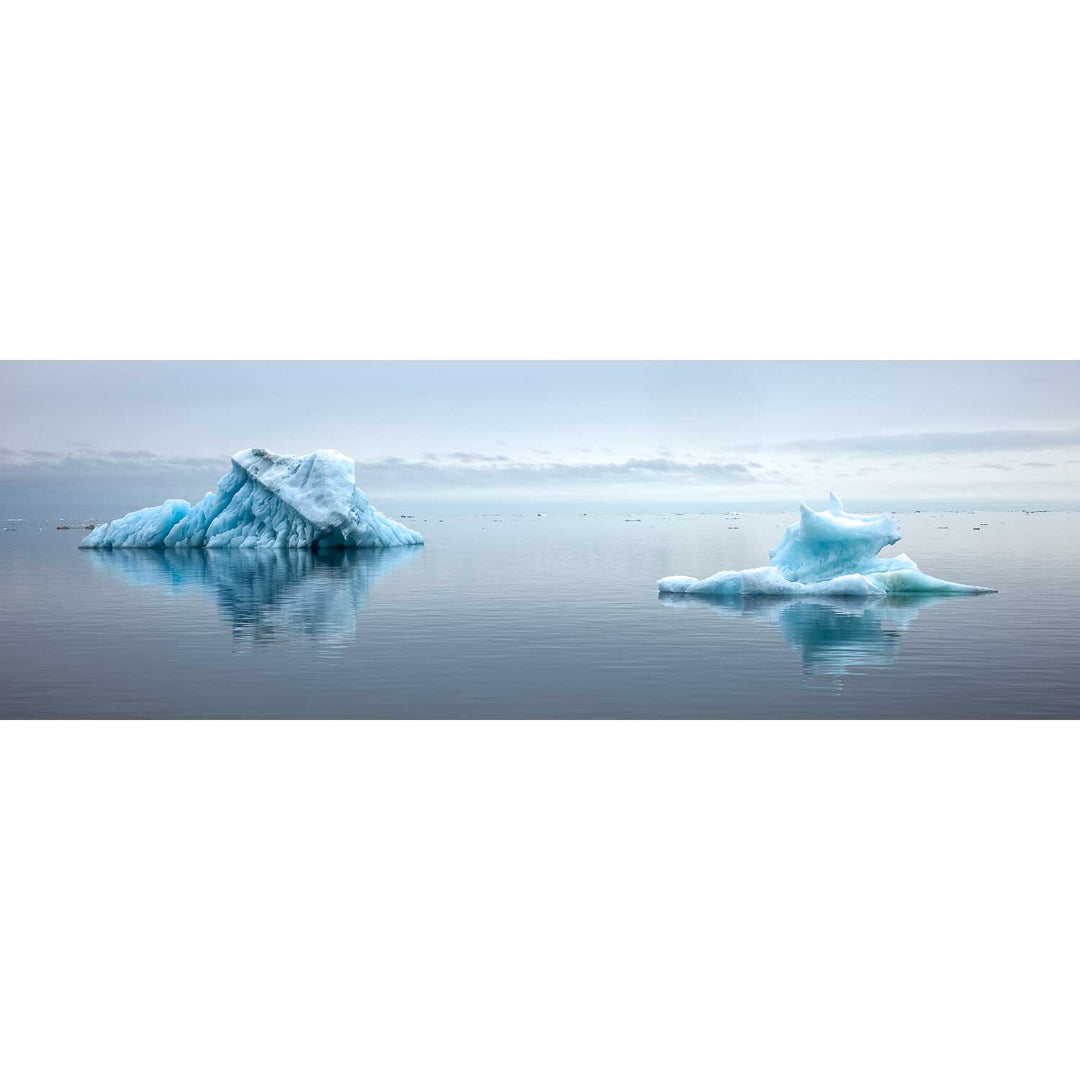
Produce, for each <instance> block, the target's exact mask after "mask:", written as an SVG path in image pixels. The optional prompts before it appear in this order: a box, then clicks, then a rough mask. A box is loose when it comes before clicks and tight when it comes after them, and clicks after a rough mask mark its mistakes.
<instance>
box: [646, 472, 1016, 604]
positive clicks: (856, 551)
mask: <svg viewBox="0 0 1080 1080" xmlns="http://www.w3.org/2000/svg"><path fill="white" fill-rule="evenodd" d="M899 539H900V526H899V525H898V524H897V521H896V518H894V517H893V516H892V515H891V514H849V513H848V512H847V511H846V510H845V509H844V506H843V503H841V501H840V499H839V497H838V496H837V495H835V494H834V493H833V492H831V491H830V492H829V509H828V510H811V509H810V507H809V506H807V505H806V504H805V503H803V504H802V506H801V507H800V512H799V520H798V521H797V522H795V524H794V525H790V526H789V527H788V529H787V531H786V532H785V533H784V538H783V539H782V540H781V541H780V543H779V544H777V545H776V547H774V548H773V549H772V551H770V552H769V565H768V566H759V567H755V568H754V569H752V570H721V571H720V573H718V574H713V576H712V577H707V578H700V579H699V578H694V577H680V576H675V577H665V578H661V579H660V580H659V581H658V582H657V586H658V588H659V589H660V592H662V593H689V594H698V595H713V596H726V595H743V596H884V595H885V594H887V593H937V594H950V593H989V592H997V590H996V589H988V588H984V587H983V586H980V585H960V584H958V583H957V582H955V581H943V580H942V579H941V578H935V577H931V576H930V575H929V574H924V573H923V572H922V571H921V570H920V569H919V568H918V566H916V564H915V562H914V561H913V560H912V559H909V558H908V557H907V555H895V556H893V557H891V558H884V559H883V558H881V557H879V556H878V552H879V551H880V550H881V549H882V548H884V547H888V546H889V545H890V544H895V543H896V542H897V541H898V540H899Z"/></svg>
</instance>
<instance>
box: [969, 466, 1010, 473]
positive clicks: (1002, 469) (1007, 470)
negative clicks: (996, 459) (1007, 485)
mask: <svg viewBox="0 0 1080 1080" xmlns="http://www.w3.org/2000/svg"><path fill="white" fill-rule="evenodd" d="M974 468H976V469H1000V470H1001V471H1002V472H1012V466H1011V465H975V466H974Z"/></svg>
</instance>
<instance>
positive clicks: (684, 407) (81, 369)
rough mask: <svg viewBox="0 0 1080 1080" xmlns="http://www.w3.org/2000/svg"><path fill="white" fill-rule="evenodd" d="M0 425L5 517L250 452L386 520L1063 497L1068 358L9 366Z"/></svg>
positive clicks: (171, 485) (1077, 376) (1077, 391)
mask: <svg viewBox="0 0 1080 1080" xmlns="http://www.w3.org/2000/svg"><path fill="white" fill-rule="evenodd" d="M0 432H2V434H0V497H2V498H3V499H4V502H5V504H6V508H7V510H8V511H9V512H8V513H5V514H3V515H2V516H4V517H7V516H10V515H25V514H32V513H35V512H41V513H60V512H62V511H63V509H64V508H66V507H70V508H71V509H72V512H73V513H81V512H87V511H88V510H89V509H90V508H92V507H97V506H99V505H100V506H101V507H102V508H103V509H106V510H107V511H108V512H110V513H111V512H113V510H114V509H115V507H116V506H117V505H118V504H120V503H123V500H124V499H135V500H136V501H137V502H139V503H140V505H142V504H145V502H147V501H160V500H161V499H164V498H166V497H170V496H174V497H179V498H187V499H195V498H198V497H201V495H202V494H203V493H204V492H205V491H206V490H207V489H208V488H209V487H212V486H213V484H214V482H215V481H216V480H217V478H218V477H219V476H220V475H221V474H222V473H224V472H225V471H226V469H227V467H228V458H229V455H230V454H231V453H232V452H234V451H236V450H239V449H242V448H244V447H248V446H262V447H266V448H268V449H271V450H277V451H282V452H288V453H306V452H309V451H311V450H314V449H317V448H320V447H333V448H335V449H338V450H341V451H342V452H343V453H345V454H348V455H349V456H350V457H353V458H355V459H356V461H357V480H358V483H359V484H360V486H361V487H362V488H364V489H365V490H366V491H367V492H368V494H369V495H371V496H372V498H373V500H375V501H376V503H377V504H378V503H379V502H380V501H382V502H383V503H387V504H388V505H387V509H388V510H391V511H393V510H399V509H400V508H401V505H402V500H406V499H422V498H430V499H436V498H437V499H444V498H450V497H455V498H457V497H461V498H464V499H467V500H468V501H469V503H470V504H471V505H473V506H477V505H482V504H484V503H486V502H487V501H495V500H499V499H504V498H508V497H512V498H518V499H521V498H524V499H536V500H542V501H545V502H551V501H553V500H558V499H560V498H563V497H567V498H570V499H574V500H585V501H589V500H600V501H605V500H606V501H611V500H614V501H616V502H620V503H621V502H625V501H627V500H629V501H632V502H634V503H635V504H636V505H647V503H649V502H650V501H655V502H673V501H674V502H677V501H680V500H688V501H691V502H693V503H694V504H695V505H697V504H704V503H709V502H713V501H720V502H724V501H737V502H738V503H740V504H742V503H746V504H750V503H757V502H768V503H771V504H778V503H779V504H786V503H788V502H791V501H792V500H800V499H806V500H808V501H811V502H813V501H814V500H815V499H817V500H820V499H821V498H822V496H823V495H824V492H825V491H826V490H827V489H828V488H830V487H831V488H836V489H837V490H838V491H840V492H841V493H842V494H845V495H846V496H847V497H849V498H851V497H855V498H857V499H863V500H865V499H870V500H873V499H877V498H880V499H883V500H885V501H888V500H894V501H895V500H898V499H906V500H916V501H917V500H919V499H920V498H926V499H928V500H929V499H939V500H940V499H945V500H949V499H957V500H964V501H1015V502H1017V503H1023V504H1024V505H1028V504H1031V503H1041V502H1046V503H1054V504H1056V505H1070V504H1073V505H1075V504H1076V502H1077V492H1078V490H1080V487H1078V484H1080V364H1075V363H1035V362H1024V363H981V362H979V363H955V362H949V363H941V364H930V363H876V362H875V363H804V362H792V363H756V362H747V363H731V362H716V363H675V362H656V363H629V362H626V363H624V362H617V361H616V362H582V363H572V362H552V363H518V362H505V363H457V362H415V363H402V362H396V363H367V362H364V363H321V362H310V361H301V362H296V363H261V362H250V363H240V362H221V363H203V362H198V363H194V362H193V363H163V362H147V363H110V362H102V363H57V362H54V363H10V362H9V363H3V364H0ZM88 493H92V496H93V497H89V498H88V497H86V496H87V495H88ZM133 508H134V506H127V505H126V504H124V505H123V506H122V507H121V509H133ZM117 512H119V511H117Z"/></svg>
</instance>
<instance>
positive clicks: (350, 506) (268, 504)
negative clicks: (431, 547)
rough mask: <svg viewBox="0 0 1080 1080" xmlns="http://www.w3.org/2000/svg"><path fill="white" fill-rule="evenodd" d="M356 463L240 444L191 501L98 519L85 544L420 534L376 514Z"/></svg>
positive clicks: (331, 454) (330, 541) (344, 540)
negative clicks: (211, 485) (210, 486)
mask: <svg viewBox="0 0 1080 1080" xmlns="http://www.w3.org/2000/svg"><path fill="white" fill-rule="evenodd" d="M355 472H356V465H355V462H353V460H352V458H348V457H346V456H345V455H344V454H340V453H338V451H336V450H316V451H315V452H314V453H313V454H308V455H307V456H306V457H290V456H288V455H286V454H275V453H272V452H271V451H269V450H263V449H251V450H241V451H239V453H236V454H233V456H232V468H231V469H230V471H229V472H227V473H226V474H225V475H224V476H223V477H222V478H221V479H220V480H219V481H218V486H217V490H216V491H211V492H208V493H207V494H206V496H205V497H204V498H203V499H202V500H201V501H200V502H198V503H196V504H195V505H194V506H192V505H191V504H189V503H187V502H184V500H182V499H169V500H167V501H166V502H164V503H162V504H161V505H160V506H152V507H148V508H147V509H145V510H135V511H134V512H132V513H130V514H127V515H125V516H124V517H122V518H117V519H116V520H115V521H110V522H108V523H107V524H105V525H99V526H98V527H97V528H96V529H94V531H93V532H92V533H90V535H89V536H87V537H86V539H85V540H84V541H83V542H82V543H81V544H80V545H79V547H84V548H114V547H123V548H173V547H206V548H230V547H233V548H315V547H320V546H321V547H350V548H352V547H364V548H380V547H397V546H401V545H407V544H422V543H423V542H424V538H423V537H422V536H421V535H420V534H419V533H417V532H413V530H412V529H409V528H407V527H406V526H404V525H402V524H401V523H400V522H397V521H393V520H391V519H390V518H388V517H386V516H385V515H384V514H381V513H380V512H379V511H378V510H376V509H375V507H373V506H372V505H371V503H370V502H368V498H367V496H366V495H365V494H364V493H363V492H362V491H361V490H360V489H359V488H358V487H357V486H356V482H355Z"/></svg>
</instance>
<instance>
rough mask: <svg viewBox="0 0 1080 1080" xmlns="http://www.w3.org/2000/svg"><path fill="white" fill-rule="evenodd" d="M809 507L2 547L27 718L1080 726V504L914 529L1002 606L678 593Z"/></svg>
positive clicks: (957, 518)
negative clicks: (246, 545)
mask: <svg viewBox="0 0 1080 1080" xmlns="http://www.w3.org/2000/svg"><path fill="white" fill-rule="evenodd" d="M792 519H793V515H792V514H791V513H786V514H772V513H747V514H742V515H741V516H739V517H738V518H737V519H735V518H729V517H727V516H725V515H723V514H713V515H702V514H685V515H675V514H665V515H660V514H656V515H652V516H649V515H642V516H641V519H640V520H637V521H628V520H626V516H625V515H624V514H617V515H614V514H592V513H590V514H588V515H583V514H581V513H565V514H554V513H553V514H551V515H549V516H547V517H539V516H536V515H514V514H505V515H467V516H460V517H458V516H454V515H453V514H452V513H444V514H443V516H442V517H441V518H439V517H438V516H435V515H432V516H428V517H424V516H423V515H420V516H418V517H417V518H416V520H414V521H410V522H409V524H410V525H413V526H415V527H416V528H418V529H419V530H420V531H421V532H423V533H424V535H425V536H426V537H427V540H428V543H427V545H426V546H425V547H423V548H421V549H415V550H399V551H393V552H388V553H384V554H378V553H374V554H373V553H367V552H359V551H354V552H336V553H330V554H326V555H312V554H311V553H307V552H268V553H255V552H226V551H221V552H186V553H185V552H169V553H165V552H153V551H117V552H91V551H80V550H78V548H77V545H78V543H79V541H80V540H81V539H82V537H83V535H85V534H84V533H82V532H81V531H79V532H76V531H58V530H57V529H56V527H55V525H56V522H55V521H50V522H29V521H8V522H3V525H4V526H5V531H3V532H0V612H2V618H0V664H2V669H0V715H2V716H5V717H326V718H332V717H359V718H362V717H390V718H396V717H400V718H450V717H485V718H521V717H537V718H602V717H659V718H667V717H690V718H711V717H715V718H723V717H739V718H770V717H785V718H811V717H851V718H865V719H872V718H882V717H910V718H919V717H934V718H940V717H958V718H962V717H1073V716H1077V715H1080V704H1078V702H1080V663H1078V662H1077V652H1078V645H1080V631H1078V626H1080V623H1078V615H1077V613H1078V611H1080V543H1078V541H1080V513H1038V514H1028V513H1022V512H1014V513H1002V512H988V511H982V512H976V513H974V514H972V513H945V512H936V513H932V512H925V511H924V512H923V513H921V514H912V513H908V514H902V515H900V520H901V526H902V528H903V532H904V539H903V541H902V542H901V543H900V544H899V545H897V547H896V548H895V549H892V550H891V551H890V552H889V553H896V552H898V551H904V552H906V553H907V554H909V555H911V556H912V557H913V558H914V559H916V561H917V562H918V563H919V565H920V566H921V567H922V568H923V569H924V570H926V571H928V572H929V573H932V574H935V575H937V576H940V577H945V578H949V579H951V580H954V581H964V582H969V583H974V584H982V585H992V586H996V587H997V588H999V589H1000V590H1001V591H1000V592H999V593H997V594H995V595H987V596H961V597H943V598H935V599H929V600H926V599H924V600H921V601H920V600H914V601H907V602H900V601H896V600H888V599H887V600H884V601H868V602H863V601H832V602H824V601H764V600H758V601H752V600H746V601H742V602H729V603H718V602H715V601H714V602H711V603H710V602H708V601H703V600H693V599H683V600H682V601H681V602H673V601H671V600H669V601H667V602H664V601H662V600H661V599H660V598H659V597H658V595H657V592H656V587H655V583H656V580H657V578H659V577H662V576H664V575H665V574H676V573H677V574H693V575H694V576H698V577H701V576H706V575H708V574H711V573H714V572H715V571H717V570H721V569H738V568H741V567H749V566H759V565H761V564H763V563H765V562H766V561H767V559H768V556H767V550H768V548H769V547H770V546H772V545H773V544H775V543H776V541H777V540H778V539H779V537H780V535H781V534H782V532H783V529H784V527H785V526H786V525H787V524H788V523H789V522H790V521H791V520H792Z"/></svg>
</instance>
